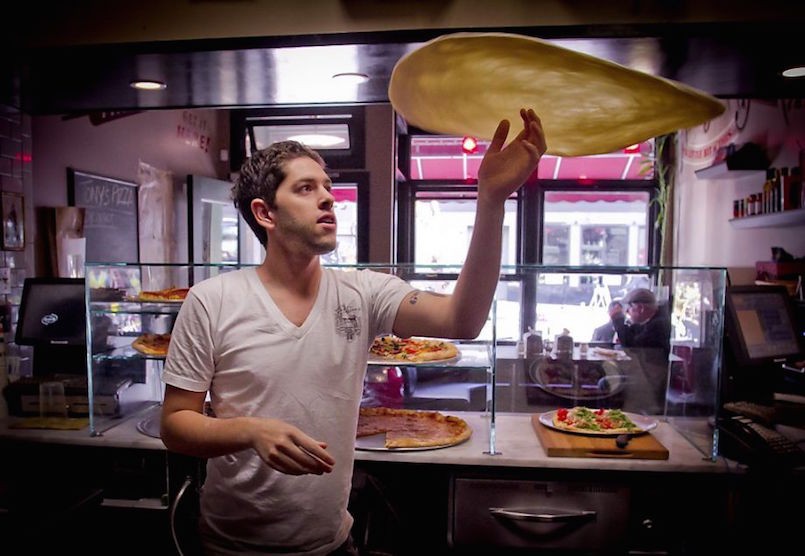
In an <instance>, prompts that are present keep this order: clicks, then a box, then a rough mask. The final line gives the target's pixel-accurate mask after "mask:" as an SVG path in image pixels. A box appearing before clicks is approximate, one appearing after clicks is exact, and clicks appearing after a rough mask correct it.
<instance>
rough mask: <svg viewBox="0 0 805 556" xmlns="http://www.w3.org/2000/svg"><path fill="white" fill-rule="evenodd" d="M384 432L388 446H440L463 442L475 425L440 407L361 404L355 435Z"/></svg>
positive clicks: (357, 436)
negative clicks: (430, 408) (398, 407)
mask: <svg viewBox="0 0 805 556" xmlns="http://www.w3.org/2000/svg"><path fill="white" fill-rule="evenodd" d="M381 433H383V434H385V442H384V446H385V448H388V449H394V448H440V447H446V446H454V445H456V444H459V443H461V442H464V441H465V440H467V439H468V438H469V437H470V435H471V434H472V429H471V428H470V426H469V425H468V424H467V422H466V421H464V419H461V418H459V417H455V416H453V415H444V414H442V413H439V412H438V411H418V410H413V409H392V408H388V407H362V408H361V409H360V415H359V417H358V430H357V432H356V434H355V436H356V438H362V437H366V436H372V435H375V434H381Z"/></svg>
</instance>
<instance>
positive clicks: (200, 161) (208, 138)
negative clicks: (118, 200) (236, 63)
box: [31, 110, 229, 206]
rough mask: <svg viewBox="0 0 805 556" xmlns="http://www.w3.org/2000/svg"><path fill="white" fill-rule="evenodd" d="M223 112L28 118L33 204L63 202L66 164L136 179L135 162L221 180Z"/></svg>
mask: <svg viewBox="0 0 805 556" xmlns="http://www.w3.org/2000/svg"><path fill="white" fill-rule="evenodd" d="M228 114H229V113H228V111H218V110H151V111H146V112H140V113H136V114H133V115H131V116H127V117H124V118H120V119H117V120H112V121H109V122H107V123H103V124H100V125H93V124H92V123H91V122H90V119H89V118H88V117H87V116H81V117H76V118H71V119H63V118H62V117H61V116H36V117H34V118H32V130H31V135H32V138H33V170H32V172H33V182H34V198H33V202H34V205H35V206H63V205H66V204H67V168H68V167H72V168H75V169H76V170H82V171H84V172H89V173H93V174H99V175H102V176H107V177H110V178H118V179H121V180H126V181H136V178H137V165H138V163H139V161H140V160H142V161H143V162H146V163H148V164H150V165H151V166H155V167H157V168H159V169H162V170H169V171H171V172H173V174H174V176H175V177H179V178H182V176H184V175H186V174H200V175H203V176H209V177H213V178H215V177H217V178H222V179H226V178H227V177H228V164H227V163H221V162H220V161H219V151H220V149H222V148H228V146H229V115H228Z"/></svg>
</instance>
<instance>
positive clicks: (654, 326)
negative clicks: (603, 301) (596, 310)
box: [609, 288, 671, 359]
mask: <svg viewBox="0 0 805 556" xmlns="http://www.w3.org/2000/svg"><path fill="white" fill-rule="evenodd" d="M613 305H614V303H613ZM624 305H625V306H626V310H625V313H624V309H623V306H624ZM627 314H628V315H629V319H630V321H631V322H630V323H627V322H626V315H627ZM609 317H610V319H611V324H612V327H613V328H614V329H615V331H616V332H617V333H618V339H619V340H620V343H621V344H622V345H623V347H656V348H662V349H663V350H665V357H666V359H667V357H668V353H669V352H670V351H671V319H669V318H668V315H667V314H666V313H665V311H660V308H659V305H658V304H657V298H656V297H655V296H654V293H652V291H651V290H648V289H646V288H637V289H634V290H632V291H630V292H629V293H627V294H626V296H625V297H624V298H623V302H622V304H621V303H618V304H617V306H615V307H613V306H612V305H610V309H609Z"/></svg>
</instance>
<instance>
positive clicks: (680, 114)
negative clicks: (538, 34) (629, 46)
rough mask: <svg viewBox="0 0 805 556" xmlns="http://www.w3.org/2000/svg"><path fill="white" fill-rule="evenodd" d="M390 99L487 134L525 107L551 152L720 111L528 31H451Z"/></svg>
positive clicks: (607, 147) (415, 113) (423, 53)
mask: <svg viewBox="0 0 805 556" xmlns="http://www.w3.org/2000/svg"><path fill="white" fill-rule="evenodd" d="M389 99H390V100H391V104H392V105H393V106H394V109H395V110H397V112H398V113H400V115H402V116H403V117H404V118H405V119H406V120H407V121H408V122H409V123H410V124H411V125H414V126H416V127H419V128H421V129H423V130H426V131H430V132H434V133H444V134H451V135H473V136H475V137H479V138H484V139H491V138H492V134H493V133H494V131H495V128H496V127H497V125H498V122H500V120H502V119H504V118H506V119H508V120H509V121H510V122H511V123H512V128H513V129H517V128H518V127H519V126H520V123H521V120H520V116H519V113H520V108H534V111H535V112H536V113H537V115H538V116H539V117H540V119H541V120H542V125H543V128H544V130H545V137H546V140H547V143H548V153H549V154H554V155H558V156H582V155H591V154H603V153H609V152H613V151H616V150H618V149H622V148H624V147H627V146H629V145H633V144H635V143H639V142H641V141H645V140H647V139H650V138H652V137H656V136H658V135H663V134H665V133H671V132H673V131H677V130H679V129H685V128H689V127H693V126H695V125H698V124H701V123H704V122H706V121H708V120H711V119H713V118H714V117H716V116H718V115H719V114H721V113H722V112H723V111H724V108H725V107H724V105H723V104H722V103H721V102H720V101H719V100H717V99H716V98H714V97H712V96H710V95H707V94H705V93H702V92H700V91H697V90H696V89H693V88H691V87H688V86H687V85H683V84H681V83H677V82H674V81H671V80H668V79H664V78H661V77H654V76H651V75H648V74H646V73H642V72H639V71H636V70H632V69H629V68H626V67H624V66H621V65H618V64H615V63H613V62H609V61H607V60H602V59H600V58H596V57H594V56H589V55H587V54H582V53H579V52H575V51H573V50H568V49H566V48H562V47H559V46H556V45H553V44H550V43H548V42H545V41H542V40H539V39H535V38H532V37H527V36H522V35H513V34H507V33H455V34H451V35H445V36H443V37H439V38H437V39H434V40H432V41H430V42H428V43H425V44H424V45H423V46H422V47H420V48H419V49H417V50H415V51H413V52H410V53H409V54H407V55H406V56H404V57H403V58H401V59H400V61H399V62H397V65H396V66H395V67H394V71H393V72H392V75H391V81H390V83H389Z"/></svg>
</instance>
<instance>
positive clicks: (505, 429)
mask: <svg viewBox="0 0 805 556" xmlns="http://www.w3.org/2000/svg"><path fill="white" fill-rule="evenodd" d="M453 414H455V415H457V416H459V417H461V418H463V419H465V420H466V421H467V423H468V424H469V425H470V426H471V427H472V430H473V434H472V436H471V437H470V438H469V440H467V441H466V442H464V443H462V444H459V445H457V446H452V447H449V448H440V449H435V450H417V451H368V450H356V452H355V459H356V460H358V461H377V462H399V463H415V464H432V465H453V466H483V467H516V468H543V469H548V468H552V469H597V470H611V471H648V472H668V473H732V472H740V471H741V467H740V466H739V465H737V464H735V463H734V462H731V461H729V460H725V459H724V458H717V459H716V460H715V461H713V460H711V459H710V458H707V457H705V455H704V453H703V452H702V451H701V450H700V449H697V447H696V446H694V445H693V444H692V443H691V442H690V441H689V440H688V438H687V437H686V436H685V435H683V434H681V433H680V432H679V431H680V430H681V429H682V428H684V429H686V430H693V429H694V428H695V427H699V428H704V429H705V433H706V429H707V427H708V425H707V422H706V420H705V419H698V420H696V419H692V420H691V421H690V422H687V423H684V424H683V425H684V426H683V427H680V426H678V425H679V423H674V426H672V425H671V424H670V423H669V422H665V421H663V420H662V419H660V422H659V425H658V426H657V428H656V429H655V430H654V431H652V434H653V435H654V436H655V438H656V439H657V440H659V441H660V442H661V443H662V444H663V445H664V446H665V447H666V448H667V449H668V450H669V458H668V459H667V460H648V459H621V458H576V457H549V456H547V455H546V453H545V450H543V448H542V445H541V444H540V441H539V439H538V438H537V435H536V433H535V432H534V430H533V428H532V426H531V414H526V413H505V414H499V415H497V416H496V418H495V436H494V438H495V443H494V446H492V444H491V441H490V428H491V424H492V423H491V416H490V415H488V414H480V413H462V412H454V413H453ZM13 419H14V418H9V419H7V420H0V438H3V439H10V440H12V439H17V440H25V441H30V442H47V443H54V444H71V445H83V446H101V447H109V448H127V449H143V450H165V446H164V445H163V444H162V441H161V440H160V439H158V438H153V437H150V436H146V435H145V434H143V433H141V432H140V431H139V430H138V429H137V423H138V422H139V420H138V419H136V418H133V419H128V420H124V421H121V422H120V424H118V425H117V426H115V427H113V428H111V429H109V430H107V431H106V432H104V433H103V434H102V435H100V436H94V437H93V436H90V434H89V428H88V427H87V428H84V429H82V430H71V431H61V430H46V429H17V428H10V427H9V425H10V424H11V423H13ZM492 448H494V452H495V453H494V455H492V454H490V450H491V449H492Z"/></svg>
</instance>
